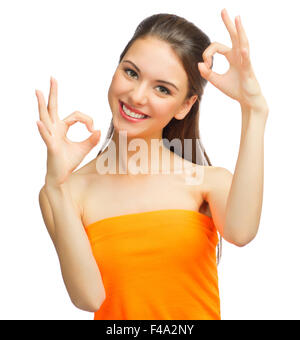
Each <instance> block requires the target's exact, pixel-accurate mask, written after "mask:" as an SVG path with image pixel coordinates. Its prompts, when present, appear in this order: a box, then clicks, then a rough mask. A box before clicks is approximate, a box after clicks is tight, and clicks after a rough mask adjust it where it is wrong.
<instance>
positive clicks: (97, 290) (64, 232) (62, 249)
mask: <svg viewBox="0 0 300 340" xmlns="http://www.w3.org/2000/svg"><path fill="white" fill-rule="evenodd" d="M39 203H40V208H41V212H42V216H43V219H44V222H45V225H46V227H47V230H48V232H49V235H50V237H51V239H52V241H53V244H54V246H55V249H56V252H57V255H58V258H59V262H60V267H61V272H62V276H63V280H64V283H65V286H66V288H67V291H68V294H69V296H70V299H71V301H72V303H73V304H74V305H75V306H76V307H77V308H79V309H82V310H85V311H89V312H95V311H97V310H98V309H99V308H100V306H101V304H102V303H103V301H104V299H105V290H104V286H103V282H102V278H101V274H100V271H99V268H98V266H97V263H96V261H95V259H94V257H93V254H92V250H91V246H90V243H89V240H88V237H87V235H86V232H85V230H84V227H83V225H82V222H81V217H80V212H79V211H78V208H76V205H75V204H74V202H73V200H72V198H71V195H70V192H69V188H68V187H67V185H66V184H64V185H60V186H52V185H47V184H45V185H44V186H43V188H42V189H41V191H40V194H39Z"/></svg>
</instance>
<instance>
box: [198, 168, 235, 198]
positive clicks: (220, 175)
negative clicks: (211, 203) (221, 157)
mask: <svg viewBox="0 0 300 340" xmlns="http://www.w3.org/2000/svg"><path fill="white" fill-rule="evenodd" d="M201 167H202V169H203V186H202V187H203V193H204V195H205V198H207V195H208V194H209V192H211V191H213V190H214V189H216V188H219V187H222V186H224V185H227V184H228V183H231V181H232V177H233V175H232V173H231V172H230V171H229V170H228V169H226V168H223V167H219V166H201Z"/></svg>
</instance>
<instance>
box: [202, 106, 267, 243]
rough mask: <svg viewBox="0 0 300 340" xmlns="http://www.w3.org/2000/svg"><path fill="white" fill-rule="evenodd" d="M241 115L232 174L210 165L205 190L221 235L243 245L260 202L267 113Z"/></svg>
mask: <svg viewBox="0 0 300 340" xmlns="http://www.w3.org/2000/svg"><path fill="white" fill-rule="evenodd" d="M242 110H244V112H243V117H242V132H241V142H240V149H239V155H238V159H237V163H236V167H235V171H234V174H233V175H232V174H231V173H230V172H229V171H228V170H227V169H224V168H220V167H218V168H213V169H212V175H211V179H210V182H211V183H212V184H211V187H210V190H209V192H208V193H207V201H208V203H209V204H210V209H211V211H212V217H213V220H214V222H215V225H216V227H217V229H218V231H219V233H220V234H221V236H222V237H223V238H224V239H225V240H226V241H228V242H230V243H233V244H235V245H237V246H245V245H246V244H248V243H249V242H250V241H251V240H252V239H253V238H254V237H255V236H256V234H257V231H258V227H259V222H260V217H261V210H262V201H263V177H264V130H265V124H266V120H267V114H265V115H263V114H262V115H259V114H256V112H247V114H245V109H242Z"/></svg>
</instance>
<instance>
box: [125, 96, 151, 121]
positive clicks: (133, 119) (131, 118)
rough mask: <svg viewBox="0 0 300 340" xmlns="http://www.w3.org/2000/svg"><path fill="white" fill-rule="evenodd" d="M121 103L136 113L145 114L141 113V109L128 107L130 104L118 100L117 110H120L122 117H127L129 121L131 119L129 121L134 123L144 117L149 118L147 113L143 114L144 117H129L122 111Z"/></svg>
mask: <svg viewBox="0 0 300 340" xmlns="http://www.w3.org/2000/svg"><path fill="white" fill-rule="evenodd" d="M123 104H124V105H125V106H126V107H127V108H128V109H129V110H130V111H132V112H135V113H138V114H142V115H145V114H144V113H142V112H141V111H138V110H133V109H130V106H128V105H126V104H125V103H124V102H121V101H120V100H119V111H120V113H121V115H122V117H124V118H125V119H127V120H129V121H131V122H135V123H136V122H142V121H143V120H146V119H148V118H149V116H148V115H145V116H147V118H144V119H140V118H134V117H129V116H127V115H126V113H125V112H124V111H123V108H122V106H123Z"/></svg>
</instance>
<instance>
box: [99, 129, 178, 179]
mask: <svg viewBox="0 0 300 340" xmlns="http://www.w3.org/2000/svg"><path fill="white" fill-rule="evenodd" d="M108 149H110V154H111V155H113V157H114V158H115V160H114V164H113V166H114V169H116V171H117V174H123V175H127V176H129V177H131V176H135V177H138V176H143V175H147V174H161V173H168V171H172V166H171V164H172V162H173V159H174V154H173V152H171V151H170V150H169V149H167V148H166V147H165V146H164V144H163V140H162V131H161V132H160V133H159V134H157V135H156V136H154V135H153V136H143V137H130V136H129V137H128V135H127V133H126V131H121V133H119V132H118V131H116V130H114V133H113V136H112V139H111V141H110V143H109V144H108V146H107V148H106V149H105V150H104V151H103V153H104V152H105V151H106V150H108ZM112 150H113V151H112ZM100 157H101V156H100ZM109 167H110V166H109Z"/></svg>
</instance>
